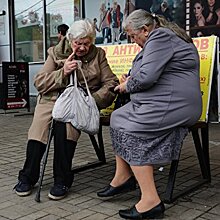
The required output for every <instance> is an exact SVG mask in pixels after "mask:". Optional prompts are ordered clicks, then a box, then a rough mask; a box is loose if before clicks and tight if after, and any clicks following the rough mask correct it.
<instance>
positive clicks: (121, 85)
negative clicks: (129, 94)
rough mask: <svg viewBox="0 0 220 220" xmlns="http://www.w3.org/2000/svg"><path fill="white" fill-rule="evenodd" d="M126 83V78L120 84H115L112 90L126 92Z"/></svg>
mask: <svg viewBox="0 0 220 220" xmlns="http://www.w3.org/2000/svg"><path fill="white" fill-rule="evenodd" d="M126 84H127V80H126V81H125V82H123V83H121V84H120V85H118V86H116V87H115V89H114V91H115V92H117V91H118V92H120V93H123V92H126Z"/></svg>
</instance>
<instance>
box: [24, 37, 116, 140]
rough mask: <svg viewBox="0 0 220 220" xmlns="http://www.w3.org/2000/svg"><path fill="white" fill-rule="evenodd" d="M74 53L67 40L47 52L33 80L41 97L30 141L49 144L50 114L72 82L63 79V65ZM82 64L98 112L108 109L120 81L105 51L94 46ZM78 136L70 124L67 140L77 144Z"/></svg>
mask: <svg viewBox="0 0 220 220" xmlns="http://www.w3.org/2000/svg"><path fill="white" fill-rule="evenodd" d="M71 53H72V50H71V48H70V47H69V43H68V42H67V40H66V38H64V39H63V40H62V41H61V42H60V43H59V44H58V45H57V46H55V47H51V48H49V49H48V58H47V60H46V62H45V64H44V66H43V68H42V70H41V71H40V72H39V73H38V74H37V75H36V76H35V80H34V85H35V87H36V89H37V90H38V92H39V96H38V100H37V105H36V108H35V113H34V118H33V122H32V124H31V127H30V129H29V132H28V139H29V140H30V139H32V140H37V141H40V142H43V143H46V142H47V137H48V130H49V126H50V123H51V113H52V109H53V106H54V103H55V100H56V98H57V94H58V92H59V91H62V90H64V89H65V87H66V86H67V85H68V82H69V78H68V77H65V76H64V73H63V65H64V62H65V60H66V58H67V57H68V56H69V55H70V54H71ZM76 58H77V57H76ZM81 61H82V70H83V72H84V74H85V77H86V80H87V83H88V85H89V88H90V91H91V93H92V95H93V97H94V98H95V100H96V103H97V106H98V108H99V109H103V108H106V107H108V106H109V105H111V103H112V102H113V100H114V98H115V94H114V93H113V90H114V87H115V86H116V85H118V79H117V77H116V75H114V74H113V72H112V71H111V69H110V67H109V65H108V62H107V59H106V56H105V52H104V50H103V49H101V48H97V47H96V46H95V45H92V46H91V48H90V51H89V53H88V54H87V55H85V56H84V57H82V58H81ZM77 77H78V80H79V82H80V83H81V85H82V86H83V87H84V86H85V84H84V81H83V77H82V76H81V74H80V72H77ZM78 136H79V135H78V132H76V130H75V129H74V128H73V127H72V126H71V125H70V124H68V123H67V138H68V139H71V140H77V139H78Z"/></svg>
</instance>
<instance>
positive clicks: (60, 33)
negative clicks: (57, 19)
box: [57, 24, 69, 41]
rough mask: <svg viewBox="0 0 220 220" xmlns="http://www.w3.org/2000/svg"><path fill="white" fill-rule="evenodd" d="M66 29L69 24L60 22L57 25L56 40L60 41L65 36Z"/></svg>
mask: <svg viewBox="0 0 220 220" xmlns="http://www.w3.org/2000/svg"><path fill="white" fill-rule="evenodd" d="M68 29H69V26H68V25H67V24H60V25H58V26H57V33H58V34H57V38H58V41H61V40H62V39H63V38H64V37H65V36H66V33H67V31H68Z"/></svg>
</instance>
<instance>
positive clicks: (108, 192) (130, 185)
mask: <svg viewBox="0 0 220 220" xmlns="http://www.w3.org/2000/svg"><path fill="white" fill-rule="evenodd" d="M135 189H136V179H135V177H134V176H131V177H130V178H129V179H128V180H127V181H126V182H125V183H123V184H121V185H120V186H117V187H113V186H111V185H108V186H107V187H105V188H104V189H103V190H101V191H99V192H97V196H98V197H109V196H114V195H117V194H120V193H125V192H130V191H132V190H135Z"/></svg>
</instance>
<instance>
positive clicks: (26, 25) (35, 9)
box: [14, 0, 44, 62]
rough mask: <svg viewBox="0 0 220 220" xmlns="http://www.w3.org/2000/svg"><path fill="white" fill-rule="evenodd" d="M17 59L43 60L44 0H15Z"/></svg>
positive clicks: (26, 60)
mask: <svg viewBox="0 0 220 220" xmlns="http://www.w3.org/2000/svg"><path fill="white" fill-rule="evenodd" d="M14 6H15V49H16V50H15V51H16V54H15V60H16V61H25V62H38V61H43V59H44V57H43V56H42V54H43V0H41V1H39V0H32V1H31V4H30V1H28V0H15V1H14Z"/></svg>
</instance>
